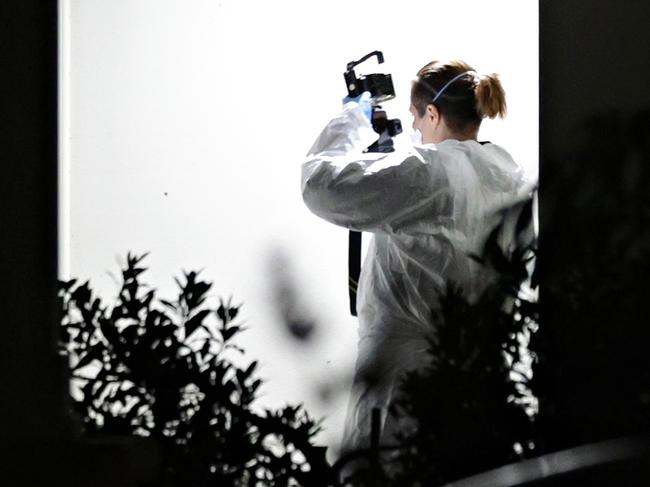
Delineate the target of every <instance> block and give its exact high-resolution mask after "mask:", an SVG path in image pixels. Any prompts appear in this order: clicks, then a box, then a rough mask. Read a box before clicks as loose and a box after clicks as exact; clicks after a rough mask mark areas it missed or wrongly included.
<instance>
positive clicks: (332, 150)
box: [302, 103, 448, 231]
mask: <svg viewBox="0 0 650 487" xmlns="http://www.w3.org/2000/svg"><path fill="white" fill-rule="evenodd" d="M375 140H377V134H376V133H375V132H374V131H373V129H372V127H371V125H370V122H369V121H368V119H367V118H366V117H365V116H364V115H363V113H362V110H361V108H360V107H359V106H358V104H356V103H348V104H346V106H345V108H344V110H343V112H342V113H341V115H339V116H338V117H337V118H335V119H334V120H332V121H331V122H330V123H329V124H328V125H327V126H326V127H325V129H324V130H323V132H322V133H321V134H320V136H319V137H318V138H317V139H316V142H315V143H314V145H313V146H312V148H311V149H310V151H309V153H308V155H307V157H306V159H305V161H304V163H303V165H302V195H303V200H304V201H305V204H306V205H307V206H308V207H309V209H310V210H311V211H312V212H313V213H315V214H316V215H318V216H319V217H321V218H323V219H325V220H327V221H329V222H331V223H334V224H336V225H340V226H342V227H345V228H349V229H353V230H359V231H376V230H384V231H394V230H395V229H396V228H399V227H400V226H401V225H403V224H405V223H406V222H407V221H411V220H412V219H413V218H417V216H418V215H420V214H422V215H423V214H425V213H426V211H427V209H430V208H431V203H432V202H433V200H434V199H435V198H436V196H437V195H438V194H439V192H440V191H445V190H446V189H447V186H448V184H447V180H446V176H445V172H444V170H443V169H442V168H440V167H433V166H432V164H431V163H429V162H426V161H425V160H424V159H423V158H422V156H421V155H420V154H419V153H418V152H417V151H416V150H415V149H413V150H410V151H396V152H391V153H364V152H363V150H364V149H365V148H366V147H368V146H369V145H370V144H372V143H373V142H374V141H375Z"/></svg>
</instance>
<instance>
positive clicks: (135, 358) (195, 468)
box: [59, 253, 330, 486]
mask: <svg viewBox="0 0 650 487" xmlns="http://www.w3.org/2000/svg"><path fill="white" fill-rule="evenodd" d="M146 255H147V254H144V255H142V256H135V255H131V254H130V253H129V254H128V255H127V264H126V268H125V269H124V270H123V271H122V278H123V283H122V286H121V289H120V292H119V296H118V297H117V301H116V302H115V304H114V305H113V306H112V307H111V308H109V307H107V306H104V305H103V304H102V302H101V300H100V299H99V298H95V297H93V294H92V290H91V289H90V287H89V283H88V282H85V283H83V284H77V281H76V280H71V281H69V282H60V291H59V299H60V309H61V323H62V326H63V337H62V340H61V349H62V351H63V353H64V354H66V355H67V356H68V357H69V360H70V363H71V366H72V370H73V378H74V380H75V381H76V382H78V383H79V384H80V398H78V399H76V400H75V401H74V402H73V404H74V408H75V410H76V412H77V414H78V415H79V416H80V417H81V418H82V421H83V429H84V432H85V433H86V434H87V435H90V436H102V435H103V436H105V435H140V436H148V437H151V438H153V439H155V440H156V441H157V443H158V444H159V445H160V447H161V451H162V457H163V458H162V465H163V471H162V472H161V474H160V478H159V479H157V481H156V483H155V485H161V486H175V485H184V486H185V485H191V486H202V485H228V486H231V485H232V486H238V485H241V486H243V485H271V486H285V485H309V486H319V485H328V482H329V480H328V479H329V472H330V471H329V466H328V465H327V463H326V461H325V458H324V454H323V449H322V448H319V447H317V446H314V445H313V443H312V439H313V437H314V435H315V434H316V433H317V432H318V431H319V429H320V426H319V424H318V423H317V422H315V421H314V420H313V419H312V418H311V417H310V416H309V415H308V413H307V412H306V411H305V410H304V409H303V408H302V406H286V407H284V408H282V409H279V410H276V411H273V410H269V409H266V410H264V411H263V412H261V413H258V412H255V411H254V410H253V403H254V401H255V399H256V397H257V393H258V389H259V387H260V385H261V384H262V379H259V378H256V376H255V372H256V367H257V362H252V363H250V364H248V365H246V366H245V367H239V366H238V365H236V364H235V362H234V361H233V358H234V356H236V355H241V354H243V352H244V351H243V350H242V349H241V348H239V347H238V346H237V345H235V343H234V339H235V337H236V336H237V335H238V334H239V333H241V332H242V331H243V329H244V328H243V327H242V325H241V324H239V323H238V322H237V321H236V319H237V316H238V312H239V308H238V307H237V306H232V305H231V303H230V302H228V303H224V302H223V301H221V302H220V305H219V307H218V308H217V309H213V308H210V307H209V306H208V305H207V304H206V298H207V296H206V295H207V292H208V291H209V289H210V287H211V284H210V283H208V282H205V281H202V280H201V279H199V277H198V275H197V274H196V273H195V272H189V273H184V282H181V281H179V280H178V279H175V281H176V283H177V284H178V287H179V294H178V299H177V300H176V301H174V302H169V301H165V300H162V299H157V297H156V292H155V290H153V289H147V288H146V286H144V285H143V284H142V283H141V282H140V276H141V274H142V273H143V272H144V271H145V270H146V269H145V268H144V267H142V266H141V262H142V260H143V259H144V258H145V257H146Z"/></svg>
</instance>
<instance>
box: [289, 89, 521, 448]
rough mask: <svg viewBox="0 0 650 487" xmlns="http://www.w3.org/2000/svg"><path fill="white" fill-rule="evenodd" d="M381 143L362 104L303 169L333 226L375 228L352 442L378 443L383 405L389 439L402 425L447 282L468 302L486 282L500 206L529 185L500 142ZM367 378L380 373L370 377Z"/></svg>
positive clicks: (349, 432) (362, 290)
mask: <svg viewBox="0 0 650 487" xmlns="http://www.w3.org/2000/svg"><path fill="white" fill-rule="evenodd" d="M375 140H377V134H376V133H375V132H374V131H373V129H372V127H371V125H370V123H369V121H368V119H367V118H366V117H365V116H364V115H363V113H362V111H361V108H360V107H359V105H358V104H357V103H355V102H350V103H347V104H346V105H345V107H344V110H343V112H342V113H341V115H340V116H338V117H337V118H335V119H334V120H332V121H331V122H330V123H329V124H328V125H327V126H326V127H325V129H324V130H323V132H322V133H321V134H320V136H319V137H318V139H317V140H316V142H315V143H314V145H313V147H312V148H311V150H310V151H309V154H308V155H307V157H306V160H305V161H304V163H303V165H302V194H303V199H304V201H305V203H306V205H307V206H308V207H309V209H310V210H311V211H312V212H313V213H315V214H316V215H318V216H319V217H321V218H323V219H325V220H327V221H328V222H331V223H334V224H336V225H340V226H342V227H345V228H348V229H353V230H358V231H364V232H371V233H372V234H374V235H373V238H372V240H371V242H370V244H369V247H368V252H367V255H366V258H365V261H364V265H363V267H362V271H361V276H360V280H359V289H358V296H357V307H358V313H359V349H358V357H357V365H356V371H355V381H354V382H355V383H354V386H353V392H352V396H351V400H350V405H349V408H348V413H347V419H346V431H345V437H344V440H343V447H344V449H354V448H360V447H364V446H368V444H369V435H370V424H371V420H370V415H371V410H372V408H373V407H381V408H383V409H382V421H383V422H384V425H383V431H382V443H392V441H391V440H390V438H391V435H392V432H394V430H395V429H396V428H397V427H398V426H397V425H395V424H393V423H392V420H391V419H390V418H389V419H388V422H386V418H387V416H388V415H387V406H388V404H389V403H390V401H391V399H392V398H393V397H394V395H395V393H396V392H397V386H398V379H399V377H400V376H401V374H403V372H405V371H407V370H410V369H414V368H417V367H420V366H423V365H424V364H426V363H427V356H426V349H427V342H426V339H425V336H426V334H427V333H431V332H432V331H433V332H435V327H436V323H434V322H433V319H432V312H431V309H432V308H433V307H435V306H436V304H437V300H438V296H439V295H440V292H441V290H443V289H444V287H445V286H446V282H448V281H450V280H451V281H453V282H455V283H457V284H460V285H461V286H462V287H463V289H464V290H465V292H466V295H467V297H468V298H470V299H471V298H472V297H475V296H477V294H478V293H480V292H481V290H482V289H483V287H484V286H485V276H483V275H482V272H483V271H482V269H481V268H480V266H479V264H477V263H476V262H474V261H473V260H471V259H469V258H468V256H467V254H468V252H473V251H476V250H477V247H478V246H479V243H480V241H481V239H482V238H484V237H485V235H486V233H487V231H488V230H489V229H491V228H492V227H493V225H494V224H496V220H495V218H496V216H495V215H494V212H493V211H492V210H494V209H497V208H499V207H502V206H505V205H506V204H507V202H508V201H509V200H511V199H513V197H515V196H516V195H518V194H519V193H520V192H521V191H522V188H523V185H524V183H525V182H526V181H525V179H524V175H523V171H522V169H521V168H520V166H518V165H517V164H516V163H515V162H514V161H513V160H512V158H511V157H510V155H509V154H508V153H507V152H506V151H505V150H503V149H502V148H500V147H498V146H497V145H494V144H486V145H481V144H479V143H478V142H475V141H463V142H460V141H457V140H445V141H444V142H442V143H440V144H437V145H433V144H427V145H417V146H412V147H411V146H409V147H410V148H409V149H408V150H396V151H395V152H392V153H364V152H363V150H364V149H365V148H366V147H368V146H369V145H371V144H372V143H373V142H374V141H375ZM367 374H371V375H372V377H374V378H375V379H376V380H375V381H374V382H370V383H369V382H366V381H365V378H367Z"/></svg>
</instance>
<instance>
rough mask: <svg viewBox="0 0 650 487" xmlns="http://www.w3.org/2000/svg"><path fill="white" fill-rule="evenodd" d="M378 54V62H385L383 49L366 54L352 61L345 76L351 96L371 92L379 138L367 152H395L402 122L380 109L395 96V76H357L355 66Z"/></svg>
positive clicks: (379, 74)
mask: <svg viewBox="0 0 650 487" xmlns="http://www.w3.org/2000/svg"><path fill="white" fill-rule="evenodd" d="M373 56H377V62H378V63H379V64H382V63H383V62H384V55H383V54H382V53H381V51H373V52H371V53H369V54H366V55H365V56H363V57H362V58H361V59H359V60H358V61H351V62H349V63H348V65H347V67H346V71H345V73H343V77H344V78H345V83H346V86H347V89H348V96H349V97H351V98H354V97H357V96H359V95H361V93H363V92H364V91H368V92H369V93H370V98H371V103H372V106H373V110H372V128H373V129H374V130H375V132H377V133H378V134H379V140H377V142H375V143H374V144H372V145H371V146H370V147H368V148H367V149H366V152H393V151H394V150H395V149H394V148H393V139H392V138H393V137H395V136H396V135H397V134H401V133H402V122H400V120H399V119H398V118H393V119H389V118H388V116H387V115H386V112H385V111H383V110H379V109H380V108H381V106H380V105H379V104H380V103H383V102H385V101H388V100H391V99H393V98H395V88H394V87H393V78H392V77H391V75H390V74H381V73H374V74H368V75H365V76H364V75H362V76H359V77H358V78H357V75H356V74H355V72H354V68H355V67H356V66H358V65H359V64H361V63H362V62H364V61H366V60H367V59H369V58H371V57H373Z"/></svg>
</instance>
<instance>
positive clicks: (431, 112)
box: [426, 103, 440, 123]
mask: <svg viewBox="0 0 650 487" xmlns="http://www.w3.org/2000/svg"><path fill="white" fill-rule="evenodd" d="M426 117H427V120H428V121H429V122H434V123H435V122H437V121H438V119H439V118H440V112H439V111H438V108H437V107H436V106H435V105H434V104H433V103H429V104H428V105H427V113H426Z"/></svg>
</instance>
